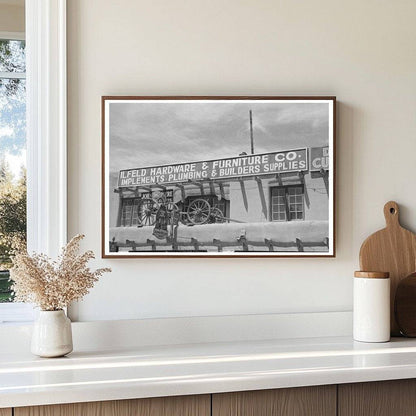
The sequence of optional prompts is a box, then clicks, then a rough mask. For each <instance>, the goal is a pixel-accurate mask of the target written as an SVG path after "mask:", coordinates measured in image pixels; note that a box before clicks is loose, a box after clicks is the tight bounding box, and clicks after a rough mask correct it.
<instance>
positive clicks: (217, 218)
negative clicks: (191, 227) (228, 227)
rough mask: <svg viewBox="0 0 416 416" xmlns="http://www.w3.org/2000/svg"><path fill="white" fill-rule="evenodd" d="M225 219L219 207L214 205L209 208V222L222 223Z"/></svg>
mask: <svg viewBox="0 0 416 416" xmlns="http://www.w3.org/2000/svg"><path fill="white" fill-rule="evenodd" d="M225 221H226V220H225V218H224V214H223V213H222V211H221V210H220V209H219V208H217V207H214V208H212V209H211V214H210V222H211V223H217V224H222V223H224V222H225Z"/></svg>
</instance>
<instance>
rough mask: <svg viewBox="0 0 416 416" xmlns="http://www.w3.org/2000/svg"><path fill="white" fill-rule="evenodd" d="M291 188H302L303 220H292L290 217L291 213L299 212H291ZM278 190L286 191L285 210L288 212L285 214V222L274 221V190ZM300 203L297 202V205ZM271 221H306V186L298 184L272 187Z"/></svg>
mask: <svg viewBox="0 0 416 416" xmlns="http://www.w3.org/2000/svg"><path fill="white" fill-rule="evenodd" d="M290 188H292V189H293V188H302V191H303V192H302V194H301V195H302V214H303V215H302V218H294V219H291V218H290V215H291V212H296V213H297V212H298V211H291V210H290V201H289V198H290V194H289V189H290ZM274 189H277V190H283V191H284V199H285V208H286V212H285V219H283V220H280V219H279V220H275V219H273V214H274V211H273V190H274ZM297 204H298V203H296V202H295V205H297ZM269 205H270V221H271V222H292V221H305V214H306V212H305V185H304V184H302V183H296V184H290V185H279V186H271V187H270V204H269Z"/></svg>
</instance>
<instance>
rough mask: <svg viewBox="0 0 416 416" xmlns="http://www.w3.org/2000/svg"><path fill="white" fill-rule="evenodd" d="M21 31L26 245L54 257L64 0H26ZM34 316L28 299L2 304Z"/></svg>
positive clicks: (6, 313) (63, 162) (59, 241)
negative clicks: (23, 49) (24, 113)
mask: <svg viewBox="0 0 416 416" xmlns="http://www.w3.org/2000/svg"><path fill="white" fill-rule="evenodd" d="M1 33H2V35H3V36H4V35H5V34H6V33H7V35H8V36H12V33H10V32H1ZM14 36H22V33H15V34H14ZM23 37H24V38H25V41H26V97H27V98H26V99H27V101H26V129H27V133H26V145H27V153H26V154H27V162H26V170H27V247H28V251H29V252H31V251H37V252H43V253H45V254H47V255H49V256H52V257H56V256H57V254H58V253H59V250H60V248H61V247H62V246H63V245H64V244H65V243H66V241H67V114H66V113H67V93H66V79H67V75H66V0H26V1H25V33H23ZM8 39H11V38H10V37H8ZM16 40H22V39H16ZM34 316H35V312H34V309H33V307H32V306H31V305H27V304H19V303H3V304H0V324H1V323H15V322H27V321H31V320H33V319H34Z"/></svg>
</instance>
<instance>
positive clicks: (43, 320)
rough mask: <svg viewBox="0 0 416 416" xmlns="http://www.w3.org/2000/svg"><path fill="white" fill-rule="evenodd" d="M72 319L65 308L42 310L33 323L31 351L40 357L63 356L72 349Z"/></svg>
mask: <svg viewBox="0 0 416 416" xmlns="http://www.w3.org/2000/svg"><path fill="white" fill-rule="evenodd" d="M72 348H73V347H72V328H71V321H70V319H69V318H68V317H67V316H66V315H65V312H64V311H63V310H59V311H40V313H39V318H38V319H37V321H35V323H34V325H33V334H32V345H31V348H30V349H31V351H32V353H33V354H35V355H39V357H45V358H52V357H62V356H64V355H66V354H69V353H70V352H71V351H72Z"/></svg>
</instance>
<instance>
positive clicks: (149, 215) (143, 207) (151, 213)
mask: <svg viewBox="0 0 416 416" xmlns="http://www.w3.org/2000/svg"><path fill="white" fill-rule="evenodd" d="M158 209H159V204H158V203H157V202H156V201H155V200H154V199H152V198H143V199H142V200H141V202H140V205H139V206H138V210H139V221H140V225H141V226H146V225H154V224H155V222H156V214H157V210H158Z"/></svg>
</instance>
